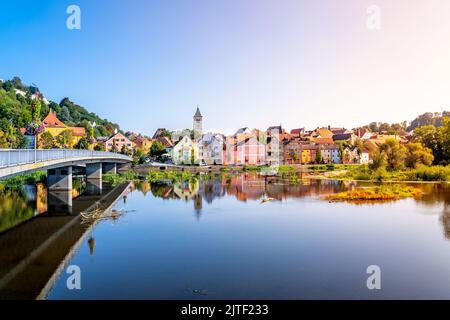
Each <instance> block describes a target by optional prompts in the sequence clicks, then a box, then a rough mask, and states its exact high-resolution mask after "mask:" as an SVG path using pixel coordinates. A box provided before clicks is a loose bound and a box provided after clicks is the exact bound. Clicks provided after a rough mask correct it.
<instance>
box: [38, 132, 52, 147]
mask: <svg viewBox="0 0 450 320" xmlns="http://www.w3.org/2000/svg"><path fill="white" fill-rule="evenodd" d="M38 147H39V149H52V148H54V147H55V142H54V139H53V136H52V134H51V133H50V132H47V131H46V132H43V133H41V134H40V135H39V136H38Z"/></svg>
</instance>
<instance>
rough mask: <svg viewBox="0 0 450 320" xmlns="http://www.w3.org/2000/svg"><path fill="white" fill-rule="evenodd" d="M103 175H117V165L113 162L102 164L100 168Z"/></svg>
mask: <svg viewBox="0 0 450 320" xmlns="http://www.w3.org/2000/svg"><path fill="white" fill-rule="evenodd" d="M102 170H103V173H105V174H106V173H112V174H116V173H117V164H116V163H115V162H104V163H103V167H102Z"/></svg>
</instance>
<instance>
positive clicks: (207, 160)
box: [198, 133, 225, 165]
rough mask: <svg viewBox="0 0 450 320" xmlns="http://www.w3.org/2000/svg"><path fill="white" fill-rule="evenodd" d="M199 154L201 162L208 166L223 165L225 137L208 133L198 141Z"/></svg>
mask: <svg viewBox="0 0 450 320" xmlns="http://www.w3.org/2000/svg"><path fill="white" fill-rule="evenodd" d="M198 153H199V158H200V161H201V162H202V163H204V164H207V165H219V164H223V163H224V160H225V156H224V153H225V151H224V137H223V136H222V135H220V134H212V133H207V134H204V135H202V137H201V139H200V140H199V141H198Z"/></svg>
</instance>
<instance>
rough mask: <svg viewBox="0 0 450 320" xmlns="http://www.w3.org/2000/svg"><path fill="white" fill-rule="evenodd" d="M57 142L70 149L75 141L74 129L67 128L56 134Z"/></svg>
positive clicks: (60, 145) (63, 147) (61, 146)
mask: <svg viewBox="0 0 450 320" xmlns="http://www.w3.org/2000/svg"><path fill="white" fill-rule="evenodd" d="M56 142H57V144H58V146H59V147H60V148H62V149H70V148H71V147H72V143H73V133H72V130H69V129H66V130H64V131H62V132H61V133H60V134H58V135H57V136H56Z"/></svg>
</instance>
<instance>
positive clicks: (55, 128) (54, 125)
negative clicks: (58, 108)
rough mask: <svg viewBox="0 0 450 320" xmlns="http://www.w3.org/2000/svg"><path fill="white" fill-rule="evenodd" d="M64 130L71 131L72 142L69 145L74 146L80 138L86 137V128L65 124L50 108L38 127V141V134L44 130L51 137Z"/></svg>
mask: <svg viewBox="0 0 450 320" xmlns="http://www.w3.org/2000/svg"><path fill="white" fill-rule="evenodd" d="M65 130H70V131H71V132H72V142H71V146H70V147H74V146H75V145H77V144H78V142H79V141H80V140H81V139H82V138H84V137H86V129H85V128H84V127H69V126H66V125H65V124H64V122H62V121H61V120H59V119H58V117H57V116H56V113H55V112H53V111H52V110H50V111H49V113H48V114H47V116H46V117H45V118H44V120H43V121H42V123H41V125H40V127H39V129H38V131H39V134H38V141H39V135H40V134H42V133H44V132H48V133H50V134H51V135H52V136H53V137H57V136H58V135H59V134H60V133H61V132H63V131H65Z"/></svg>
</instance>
